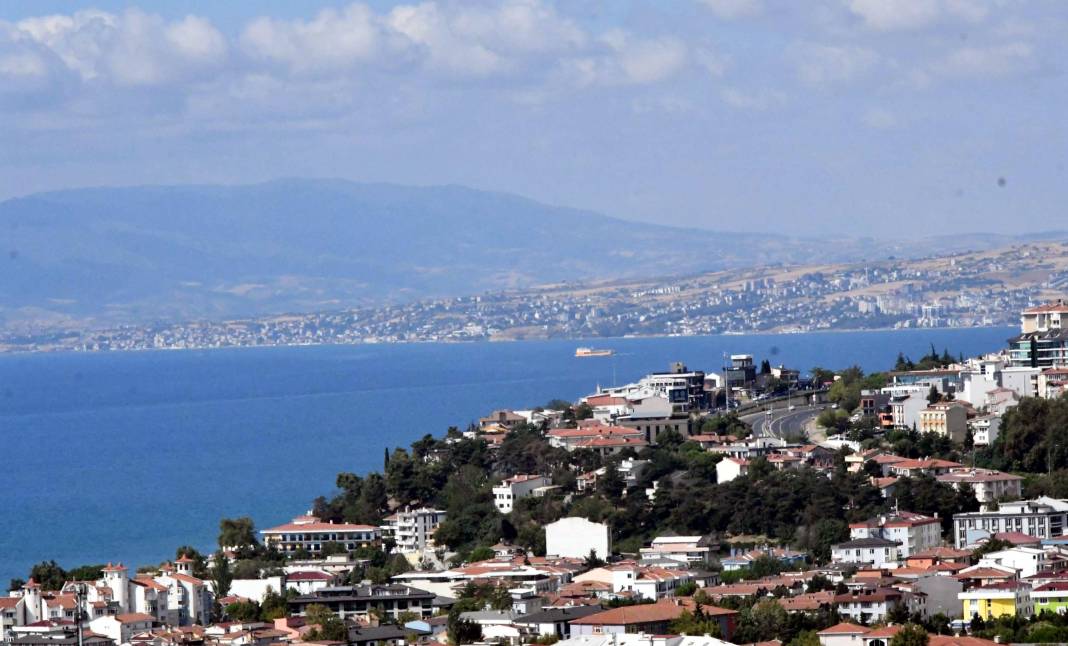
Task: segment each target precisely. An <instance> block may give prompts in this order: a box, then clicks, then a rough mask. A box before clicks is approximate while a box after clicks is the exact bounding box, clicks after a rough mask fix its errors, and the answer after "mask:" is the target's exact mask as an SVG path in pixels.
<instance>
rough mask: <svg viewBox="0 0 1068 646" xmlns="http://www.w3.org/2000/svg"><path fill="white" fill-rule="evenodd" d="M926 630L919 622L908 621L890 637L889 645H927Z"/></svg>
mask: <svg viewBox="0 0 1068 646" xmlns="http://www.w3.org/2000/svg"><path fill="white" fill-rule="evenodd" d="M928 640H929V638H928V636H927V630H926V629H924V627H923V626H920V625H919V624H913V623H908V624H905V625H904V626H902V627H901V630H900V631H899V632H898V633H897V634H896V635H894V636H893V637H891V638H890V645H889V646H927V642H928Z"/></svg>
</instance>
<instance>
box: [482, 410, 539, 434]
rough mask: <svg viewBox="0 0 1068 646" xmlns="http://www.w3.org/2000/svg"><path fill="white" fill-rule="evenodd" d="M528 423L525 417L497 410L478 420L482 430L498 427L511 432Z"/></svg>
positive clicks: (508, 411)
mask: <svg viewBox="0 0 1068 646" xmlns="http://www.w3.org/2000/svg"><path fill="white" fill-rule="evenodd" d="M526 421H527V420H526V418H525V417H523V416H522V415H519V414H516V413H515V412H513V411H510V410H495V411H493V412H492V413H490V414H489V415H487V416H486V417H480V418H479V419H478V425H479V427H480V428H491V427H496V428H503V429H506V430H511V429H512V428H514V427H516V426H518V425H519V424H522V423H524V422H526Z"/></svg>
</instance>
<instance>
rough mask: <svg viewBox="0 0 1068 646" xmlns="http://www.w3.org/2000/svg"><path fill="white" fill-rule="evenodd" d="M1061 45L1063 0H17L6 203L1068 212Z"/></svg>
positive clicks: (1067, 20)
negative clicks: (88, 193)
mask: <svg viewBox="0 0 1068 646" xmlns="http://www.w3.org/2000/svg"><path fill="white" fill-rule="evenodd" d="M1066 50H1068V4H1065V3H1063V2H1060V1H1058V0H1032V1H1026V2H1025V1H1023V0H986V1H981V0H807V1H806V2H793V1H780V0H673V1H656V2H654V1H649V2H626V1H623V0H620V1H612V2H595V1H592V0H571V1H569V2H560V3H553V2H551V1H550V0H505V1H500V2H489V1H485V2H464V3H455V2H449V1H448V0H428V1H426V2H420V1H418V0H412V1H411V2H407V3H394V2H381V1H378V2H367V3H325V2H312V1H310V0H309V1H298V0H258V1H256V2H251V1H247V2H243V1H238V0H230V1H228V2H218V1H216V0H213V1H210V2H209V1H199V2H197V1H193V2H174V1H169V0H162V1H161V0H156V1H154V2H143V3H136V2H116V1H99V2H94V3H79V2H68V1H62V2H61V1H54V0H32V1H22V0H6V1H5V2H4V3H2V4H0V110H2V115H3V117H4V118H3V119H2V120H0V197H11V196H16V195H21V194H25V193H29V192H33V191H38V190H45V189H54V188H63V187H70V186H85V185H100V184H108V185H120V184H145V183H189V182H201V183H207V182H222V183H235V182H251V181H259V180H265V179H271V178H276V177H293V176H314V177H344V178H349V179H354V180H361V181H390V182H398V183H413V184H442V183H457V184H464V185H469V186H473V187H478V188H485V189H494V190H503V191H509V192H515V193H520V194H523V195H527V196H530V197H533V198H536V199H539V200H543V201H546V202H550V203H556V204H565V205H571V206H578V207H586V208H591V209H595V210H598V211H602V212H605V213H608V214H612V215H617V216H621V217H626V218H630V219H637V220H646V221H652V222H660V223H665V224H674V225H682V226H700V227H705V228H711V229H726V230H735V231H763V232H785V233H793V234H810V235H823V234H827V233H846V234H851V235H874V236H894V237H915V236H920V235H925V234H932V233H938V234H953V233H956V232H965V231H968V232H971V231H994V232H1026V231H1041V230H1048V229H1053V228H1058V227H1059V228H1068V215H1066V214H1065V210H1064V205H1065V204H1066V203H1068V200H1066V199H1065V198H1066V197H1068V195H1066V192H1068V190H1066V188H1065V186H1066V185H1068V182H1066V181H1065V180H1066V177H1065V175H1066V167H1065V153H1066V151H1068V136H1066V135H1068V132H1066V131H1068V126H1066V125H1065V121H1066V120H1065V118H1064V110H1063V107H1064V106H1065V105H1068V83H1066V82H1065V80H1066V79H1065V75H1064V61H1066V60H1068V56H1066V54H1068V51H1066ZM999 179H1003V180H1004V181H1003V182H999Z"/></svg>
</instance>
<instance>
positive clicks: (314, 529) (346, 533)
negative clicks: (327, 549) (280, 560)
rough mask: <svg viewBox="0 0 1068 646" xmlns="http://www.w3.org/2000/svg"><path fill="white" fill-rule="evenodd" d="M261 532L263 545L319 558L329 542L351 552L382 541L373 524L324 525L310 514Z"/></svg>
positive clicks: (328, 523)
mask: <svg viewBox="0 0 1068 646" xmlns="http://www.w3.org/2000/svg"><path fill="white" fill-rule="evenodd" d="M260 533H261V534H263V543H264V545H267V546H269V547H273V548H275V549H277V550H278V551H279V552H282V553H283V554H293V553H294V552H299V551H303V552H307V553H308V554H311V555H318V554H321V553H322V549H323V546H324V545H326V544H328V543H336V544H338V545H341V546H342V547H343V548H344V549H345V550H348V551H352V550H355V549H356V548H359V547H363V546H365V545H373V544H375V543H377V542H378V540H379V538H380V531H379V529H378V528H377V527H375V526H373V525H356V524H350V523H335V522H323V521H321V520H319V518H317V517H316V516H312V515H311V514H310V513H309V514H305V515H304V516H298V517H296V518H294V519H293V520H292V521H290V522H288V523H286V524H284V525H278V526H277V527H271V528H269V529H262V530H260Z"/></svg>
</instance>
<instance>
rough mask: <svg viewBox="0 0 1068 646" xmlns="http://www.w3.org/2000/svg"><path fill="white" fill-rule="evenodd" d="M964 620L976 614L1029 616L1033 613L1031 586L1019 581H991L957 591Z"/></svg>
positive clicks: (989, 616)
mask: <svg viewBox="0 0 1068 646" xmlns="http://www.w3.org/2000/svg"><path fill="white" fill-rule="evenodd" d="M957 599H959V600H960V601H961V604H962V608H961V609H962V612H963V617H964V619H965V620H971V618H972V617H975V616H976V615H978V616H979V617H981V618H983V619H992V618H994V617H1014V616H1016V615H1020V616H1022V617H1030V616H1031V615H1032V614H1034V608H1033V607H1032V605H1031V587H1030V586H1029V585H1027V584H1026V583H1020V582H1019V581H1006V582H1005V583H992V584H990V585H985V586H982V587H978V588H972V589H970V590H966V591H964V592H959V593H957Z"/></svg>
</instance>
